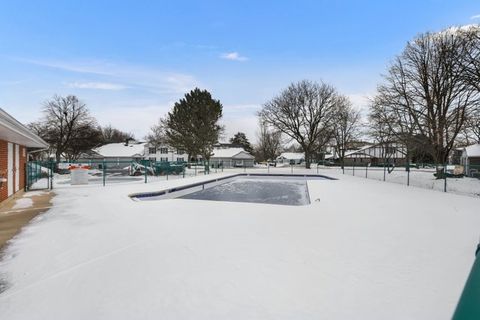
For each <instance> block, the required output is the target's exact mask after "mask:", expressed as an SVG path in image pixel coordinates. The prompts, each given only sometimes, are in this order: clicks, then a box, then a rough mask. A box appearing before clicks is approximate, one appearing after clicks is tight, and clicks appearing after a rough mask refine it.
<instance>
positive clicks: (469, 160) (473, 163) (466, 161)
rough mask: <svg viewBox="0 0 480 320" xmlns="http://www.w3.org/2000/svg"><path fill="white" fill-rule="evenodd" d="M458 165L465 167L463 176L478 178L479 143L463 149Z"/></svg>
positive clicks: (479, 171)
mask: <svg viewBox="0 0 480 320" xmlns="http://www.w3.org/2000/svg"><path fill="white" fill-rule="evenodd" d="M460 163H461V164H462V165H463V166H464V167H465V175H467V176H470V177H480V143H477V144H474V145H471V146H468V147H465V148H464V149H463V152H462V156H461V158H460Z"/></svg>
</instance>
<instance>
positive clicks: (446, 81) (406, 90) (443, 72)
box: [370, 30, 479, 163]
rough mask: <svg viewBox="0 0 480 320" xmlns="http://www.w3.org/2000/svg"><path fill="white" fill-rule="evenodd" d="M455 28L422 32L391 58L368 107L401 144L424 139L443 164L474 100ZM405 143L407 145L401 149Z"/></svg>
mask: <svg viewBox="0 0 480 320" xmlns="http://www.w3.org/2000/svg"><path fill="white" fill-rule="evenodd" d="M465 43H466V42H465V40H464V38H463V37H461V36H459V35H458V34H457V33H455V32H451V30H449V31H448V32H447V31H445V32H440V33H435V34H430V33H426V34H422V35H420V36H418V37H417V38H416V39H414V40H413V41H411V42H409V43H408V44H407V46H406V48H405V50H404V51H403V53H402V54H401V55H400V56H399V57H397V58H396V59H395V61H394V62H393V64H392V66H391V67H390V69H389V72H388V74H387V76H385V83H384V84H383V85H381V86H380V87H379V89H378V94H377V96H376V98H375V99H374V101H375V103H374V104H373V105H372V109H371V117H370V118H371V119H376V120H377V122H376V125H380V124H381V125H382V127H380V128H377V129H382V130H383V129H386V130H385V131H386V132H387V136H390V138H393V140H395V141H400V142H402V143H404V144H409V143H413V144H414V143H415V137H422V139H423V138H426V139H428V146H429V150H428V152H429V153H430V154H431V156H432V157H433V159H434V161H435V162H436V163H444V162H446V161H447V159H448V154H449V152H450V150H452V148H453V147H454V145H455V142H456V138H457V136H458V134H459V132H460V131H461V130H462V128H463V127H464V125H465V120H466V119H467V117H468V115H469V114H471V112H472V110H474V108H475V107H476V106H477V103H478V98H479V97H478V91H476V90H473V87H472V86H469V85H466V84H465V80H464V71H465V66H464V65H463V64H462V63H461V61H462V59H463V57H465V55H466V50H467V46H466V44H465ZM409 147H410V146H409V145H407V149H408V148H409Z"/></svg>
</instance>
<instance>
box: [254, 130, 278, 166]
mask: <svg viewBox="0 0 480 320" xmlns="http://www.w3.org/2000/svg"><path fill="white" fill-rule="evenodd" d="M281 150H282V133H281V132H280V131H278V130H277V131H275V130H271V129H270V128H268V126H267V125H266V124H265V123H263V122H262V121H259V131H258V133H257V144H256V145H255V147H254V154H255V158H256V160H257V161H272V160H275V158H276V157H277V156H279V155H280V152H281Z"/></svg>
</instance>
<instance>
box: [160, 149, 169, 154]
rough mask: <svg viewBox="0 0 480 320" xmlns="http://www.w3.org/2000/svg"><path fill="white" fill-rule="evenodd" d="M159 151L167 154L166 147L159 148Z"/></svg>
mask: <svg viewBox="0 0 480 320" xmlns="http://www.w3.org/2000/svg"><path fill="white" fill-rule="evenodd" d="M160 153H161V154H167V153H168V148H160Z"/></svg>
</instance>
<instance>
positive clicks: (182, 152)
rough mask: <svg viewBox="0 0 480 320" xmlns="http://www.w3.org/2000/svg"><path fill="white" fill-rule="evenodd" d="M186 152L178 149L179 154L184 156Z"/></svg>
mask: <svg viewBox="0 0 480 320" xmlns="http://www.w3.org/2000/svg"><path fill="white" fill-rule="evenodd" d="M184 153H185V151H183V150H182V149H177V154H184Z"/></svg>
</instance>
